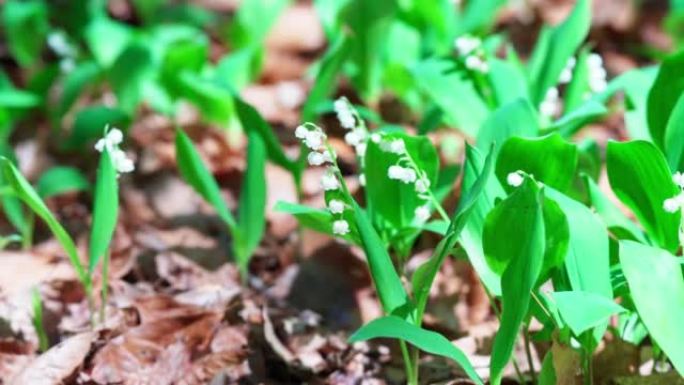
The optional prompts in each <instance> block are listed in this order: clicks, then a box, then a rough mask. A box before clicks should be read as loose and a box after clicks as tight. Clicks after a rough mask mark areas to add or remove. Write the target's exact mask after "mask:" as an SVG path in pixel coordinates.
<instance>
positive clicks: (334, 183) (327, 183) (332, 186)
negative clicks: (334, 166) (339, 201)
mask: <svg viewBox="0 0 684 385" xmlns="http://www.w3.org/2000/svg"><path fill="white" fill-rule="evenodd" d="M321 186H322V187H323V190H325V191H332V190H337V189H338V188H340V181H338V180H337V177H336V176H335V174H333V173H330V172H328V173H325V174H323V177H321Z"/></svg>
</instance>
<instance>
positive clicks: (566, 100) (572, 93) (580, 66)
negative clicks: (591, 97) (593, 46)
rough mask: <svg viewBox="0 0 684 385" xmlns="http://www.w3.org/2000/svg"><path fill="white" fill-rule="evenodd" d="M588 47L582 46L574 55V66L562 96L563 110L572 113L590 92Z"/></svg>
mask: <svg viewBox="0 0 684 385" xmlns="http://www.w3.org/2000/svg"><path fill="white" fill-rule="evenodd" d="M590 53H591V50H590V49H589V47H586V46H585V47H583V48H582V49H581V50H580V51H579V53H578V54H577V56H576V57H575V68H573V70H572V79H571V80H570V83H568V85H567V86H566V88H565V95H564V97H563V111H566V112H570V113H572V112H573V111H574V110H575V109H576V108H578V107H579V106H581V105H582V104H583V103H584V102H585V99H586V97H587V94H588V93H590V92H591V89H590V88H589V63H588V59H589V54H590Z"/></svg>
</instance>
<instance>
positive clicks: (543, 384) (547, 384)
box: [538, 350, 557, 385]
mask: <svg viewBox="0 0 684 385" xmlns="http://www.w3.org/2000/svg"><path fill="white" fill-rule="evenodd" d="M538 381H539V385H556V384H557V382H556V369H555V368H554V367H553V353H552V352H551V350H549V351H548V352H546V355H545V356H544V360H543V361H542V367H541V369H540V370H539V379H538Z"/></svg>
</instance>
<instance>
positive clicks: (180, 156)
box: [176, 129, 237, 236]
mask: <svg viewBox="0 0 684 385" xmlns="http://www.w3.org/2000/svg"><path fill="white" fill-rule="evenodd" d="M176 160H177V162H178V169H179V171H180V174H181V176H182V177H183V179H185V181H186V182H188V183H189V184H190V186H192V187H193V188H194V189H195V191H197V193H198V194H200V195H201V196H202V198H204V200H206V201H207V202H209V204H211V205H212V206H213V207H214V209H215V210H216V212H217V213H218V215H219V217H220V218H221V219H222V220H223V221H224V222H225V223H226V224H227V225H228V227H229V229H230V230H231V232H232V233H233V236H235V231H236V230H237V224H236V222H235V218H234V217H233V214H232V213H231V212H230V210H229V209H228V206H227V205H226V202H225V201H224V200H223V197H222V196H221V190H220V189H219V186H218V184H217V183H216V180H215V179H214V177H213V176H212V175H211V173H210V172H209V170H208V169H207V167H206V166H205V165H204V163H203V162H202V158H201V157H200V155H199V153H198V152H197V150H196V149H195V146H194V145H193V144H192V141H191V140H190V138H189V137H188V136H187V135H186V134H185V132H183V130H181V129H178V130H177V131H176Z"/></svg>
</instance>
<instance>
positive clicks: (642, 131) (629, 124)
mask: <svg viewBox="0 0 684 385" xmlns="http://www.w3.org/2000/svg"><path fill="white" fill-rule="evenodd" d="M657 70H658V68H657V67H646V68H635V69H633V70H630V71H627V72H625V73H623V74H622V75H620V76H618V77H617V78H615V79H613V80H612V81H611V82H610V84H615V86H616V87H617V88H619V89H622V90H623V91H624V94H625V127H626V128H627V132H628V133H629V137H630V139H643V140H651V133H650V132H649V130H648V122H647V120H646V106H647V97H648V93H645V92H644V90H648V89H651V87H653V82H654V81H655V78H656V75H657V73H658V71H657Z"/></svg>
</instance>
